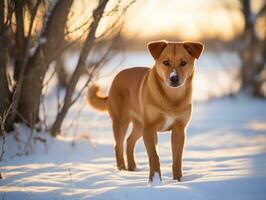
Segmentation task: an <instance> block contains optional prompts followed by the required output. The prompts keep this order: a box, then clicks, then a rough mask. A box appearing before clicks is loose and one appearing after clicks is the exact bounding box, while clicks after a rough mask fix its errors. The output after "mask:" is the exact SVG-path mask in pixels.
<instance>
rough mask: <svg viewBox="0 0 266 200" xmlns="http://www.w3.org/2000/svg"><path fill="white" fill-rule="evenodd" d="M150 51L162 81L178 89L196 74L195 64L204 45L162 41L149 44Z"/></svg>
mask: <svg viewBox="0 0 266 200" xmlns="http://www.w3.org/2000/svg"><path fill="white" fill-rule="evenodd" d="M148 49H149V51H150V53H151V55H152V56H153V58H154V59H155V69H156V72H157V74H158V76H159V78H160V79H161V81H162V82H163V83H165V84H166V85H167V86H169V87H172V88H176V87H178V86H181V85H183V84H184V83H185V82H186V80H187V79H188V78H189V77H190V76H191V75H192V73H193V72H194V62H195V59H198V58H199V56H200V54H201V52H202V51H203V44H202V43H199V42H167V41H165V40H160V41H154V42H150V43H148Z"/></svg>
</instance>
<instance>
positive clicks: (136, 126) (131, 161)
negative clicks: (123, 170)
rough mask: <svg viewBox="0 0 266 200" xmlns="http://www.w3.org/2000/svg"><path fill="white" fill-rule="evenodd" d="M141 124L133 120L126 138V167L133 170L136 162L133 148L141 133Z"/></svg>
mask: <svg viewBox="0 0 266 200" xmlns="http://www.w3.org/2000/svg"><path fill="white" fill-rule="evenodd" d="M141 129H142V125H141V123H140V122H138V121H137V120H133V128H132V132H131V134H130V136H129V137H128V138H127V169H128V170H129V171H135V169H136V163H135V158H134V148H135V144H136V142H137V140H138V139H139V138H140V137H141V134H142V130H141Z"/></svg>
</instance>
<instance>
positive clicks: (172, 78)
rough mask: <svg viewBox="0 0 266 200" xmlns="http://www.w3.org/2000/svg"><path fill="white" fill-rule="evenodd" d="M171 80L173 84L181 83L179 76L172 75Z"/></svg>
mask: <svg viewBox="0 0 266 200" xmlns="http://www.w3.org/2000/svg"><path fill="white" fill-rule="evenodd" d="M170 81H171V86H177V85H178V83H179V77H178V76H171V77H170Z"/></svg>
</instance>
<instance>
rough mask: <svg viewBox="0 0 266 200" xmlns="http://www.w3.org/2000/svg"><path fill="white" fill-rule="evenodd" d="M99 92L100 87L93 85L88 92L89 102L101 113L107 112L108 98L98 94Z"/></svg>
mask: <svg viewBox="0 0 266 200" xmlns="http://www.w3.org/2000/svg"><path fill="white" fill-rule="evenodd" d="M99 91H100V87H99V86H98V85H92V86H91V87H90V88H89V90H88V94H87V100H88V102H89V103H90V105H92V107H93V108H96V109H97V110H100V111H106V110H107V102H108V97H103V96H100V95H99V94H98V93H99Z"/></svg>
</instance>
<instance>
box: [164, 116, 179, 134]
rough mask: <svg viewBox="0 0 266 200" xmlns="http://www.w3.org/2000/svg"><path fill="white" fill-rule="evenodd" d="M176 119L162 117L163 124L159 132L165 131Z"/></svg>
mask: <svg viewBox="0 0 266 200" xmlns="http://www.w3.org/2000/svg"><path fill="white" fill-rule="evenodd" d="M175 120H176V118H175V117H172V116H165V117H164V123H163V125H162V126H161V128H160V131H167V130H168V129H169V128H170V127H171V126H172V124H173V123H174V122H175Z"/></svg>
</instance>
